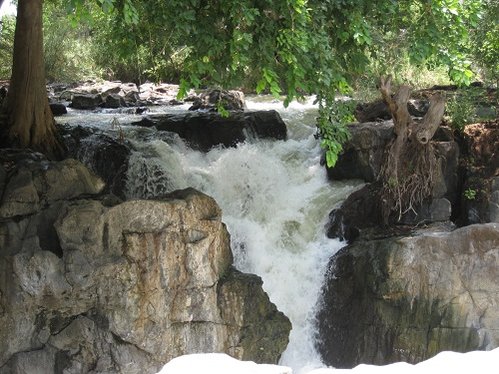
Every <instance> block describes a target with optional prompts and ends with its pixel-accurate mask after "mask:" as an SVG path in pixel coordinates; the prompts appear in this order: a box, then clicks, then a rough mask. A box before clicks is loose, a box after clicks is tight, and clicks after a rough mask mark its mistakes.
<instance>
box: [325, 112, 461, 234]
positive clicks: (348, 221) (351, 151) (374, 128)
mask: <svg viewBox="0 0 499 374" xmlns="http://www.w3.org/2000/svg"><path fill="white" fill-rule="evenodd" d="M350 132H351V134H352V138H351V140H350V141H348V143H347V144H345V146H344V151H343V153H342V154H341V155H340V156H339V159H338V162H337V163H336V165H335V166H334V168H327V173H328V177H329V178H330V179H333V180H336V179H363V180H364V181H366V182H373V183H374V182H375V181H376V180H377V179H378V176H379V173H380V171H381V166H382V163H383V160H384V157H385V154H384V153H385V148H386V146H387V144H388V142H389V141H390V139H391V138H392V136H393V122H392V121H385V122H380V123H375V122H369V123H360V124H351V125H350ZM438 135H439V138H440V139H447V138H448V135H449V134H448V133H447V131H446V129H445V128H443V129H441V130H440V131H439V134H438ZM433 144H434V147H435V151H436V154H437V159H438V167H437V170H436V175H435V176H434V184H435V185H434V189H433V192H432V196H431V197H430V198H429V199H428V201H425V202H423V203H422V205H421V206H420V207H414V210H410V211H408V212H406V213H405V214H403V216H402V217H401V219H400V220H398V223H399V224H405V225H417V224H421V223H425V222H437V221H442V220H443V218H442V217H443V216H444V215H447V213H444V210H445V208H443V205H442V204H446V203H444V202H443V201H441V202H440V203H437V202H435V200H439V199H445V200H447V201H448V202H450V204H451V208H452V209H451V214H452V213H453V212H454V211H456V212H457V211H458V210H459V200H460V196H459V190H458V186H459V157H460V151H459V145H458V144H457V142H455V141H447V140H446V141H434V143H433ZM374 187H376V188H379V185H378V184H377V183H375V184H373V185H372V186H371V187H370V190H369V191H367V190H364V193H367V196H366V197H365V198H363V197H362V196H360V194H361V192H359V193H356V194H355V196H354V200H355V201H354V200H352V199H350V200H347V201H346V202H345V204H344V205H343V206H342V207H340V208H339V209H336V210H334V211H333V212H331V214H330V218H331V219H330V223H329V225H328V227H329V229H328V236H330V237H333V236H334V235H337V236H339V237H341V238H344V239H347V240H348V241H351V240H353V238H354V237H357V236H358V235H357V234H358V232H359V230H362V229H363V228H368V227H374V226H376V225H379V223H380V222H381V221H382V220H381V217H380V215H379V214H376V213H374V212H375V211H377V210H379V209H381V208H380V204H378V203H375V202H373V201H369V199H371V198H372V199H379V193H377V192H376V191H375V190H374ZM373 204H374V205H375V206H373ZM438 204H440V205H438ZM437 205H438V206H439V207H440V208H439V209H438V211H439V212H438V213H437V212H436V211H435V209H436V207H437ZM359 209H361V210H362V211H363V212H365V214H362V215H360V216H359V215H358V214H357V211H358V210H359ZM341 211H343V212H341ZM451 214H449V215H448V217H447V219H448V218H449V217H450V216H451ZM359 217H360V218H359ZM356 233H357V234H356Z"/></svg>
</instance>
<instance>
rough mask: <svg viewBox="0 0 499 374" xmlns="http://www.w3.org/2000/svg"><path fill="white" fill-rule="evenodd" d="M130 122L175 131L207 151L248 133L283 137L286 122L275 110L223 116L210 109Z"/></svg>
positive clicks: (282, 138) (198, 147)
mask: <svg viewBox="0 0 499 374" xmlns="http://www.w3.org/2000/svg"><path fill="white" fill-rule="evenodd" d="M133 125H137V126H146V127H152V126H154V127H156V128H157V129H158V130H160V131H171V132H174V133H177V134H178V135H179V136H180V137H181V138H182V139H184V140H185V141H186V142H187V143H188V144H189V145H190V146H191V147H192V148H195V149H199V150H202V151H205V152H206V151H209V150H210V149H211V148H213V147H215V146H219V145H222V146H224V147H233V146H235V145H236V144H237V143H240V142H243V141H245V140H246V139H247V138H248V134H249V136H255V137H258V138H264V139H266V138H269V139H277V140H284V139H286V124H285V123H284V121H283V120H282V119H281V117H280V115H279V113H277V112H276V111H274V110H270V111H256V112H233V113H231V114H230V116H229V117H222V116H221V115H220V114H218V113H213V112H190V113H186V114H161V115H155V116H148V117H145V118H143V119H142V120H141V121H139V122H134V123H133Z"/></svg>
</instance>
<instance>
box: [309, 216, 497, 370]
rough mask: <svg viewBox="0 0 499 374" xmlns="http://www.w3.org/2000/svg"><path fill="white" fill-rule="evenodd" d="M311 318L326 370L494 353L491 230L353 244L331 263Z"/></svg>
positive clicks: (433, 231) (438, 231) (442, 231)
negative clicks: (445, 354)
mask: <svg viewBox="0 0 499 374" xmlns="http://www.w3.org/2000/svg"><path fill="white" fill-rule="evenodd" d="M319 305H320V310H319V312H318V314H317V321H318V322H317V325H318V349H319V351H320V353H321V355H322V357H323V360H324V362H325V363H326V364H328V365H333V366H334V367H339V368H343V367H353V366H356V365H358V364H360V363H369V364H388V363H391V362H395V361H407V362H411V363H414V362H418V361H422V360H425V359H427V358H429V357H432V356H434V355H435V354H437V353H438V352H440V351H444V350H452V351H460V352H464V351H471V350H484V349H487V350H488V349H493V348H495V347H497V346H499V331H498V329H497V326H499V224H497V223H490V224H483V225H472V226H467V227H463V228H460V229H457V230H455V231H449V229H448V228H447V227H445V226H442V227H430V228H428V229H425V230H422V231H419V232H418V233H417V234H416V235H413V236H408V237H396V238H388V239H382V240H371V241H357V242H355V243H354V244H352V245H349V246H347V247H345V248H344V249H342V250H341V251H340V252H338V253H337V254H336V255H335V256H334V257H333V258H332V260H331V262H330V265H329V271H328V273H327V279H326V282H325V286H324V287H323V290H322V300H321V301H320V302H319Z"/></svg>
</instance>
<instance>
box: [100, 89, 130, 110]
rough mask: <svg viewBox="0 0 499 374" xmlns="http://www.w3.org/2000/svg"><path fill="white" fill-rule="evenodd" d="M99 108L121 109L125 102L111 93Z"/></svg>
mask: <svg viewBox="0 0 499 374" xmlns="http://www.w3.org/2000/svg"><path fill="white" fill-rule="evenodd" d="M101 106H102V107H103V108H121V107H124V106H126V102H125V99H124V98H123V97H122V96H120V95H118V94H115V93H113V94H109V95H107V96H106V99H105V100H104V103H103V104H101Z"/></svg>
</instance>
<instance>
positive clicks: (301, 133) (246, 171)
mask: <svg viewBox="0 0 499 374" xmlns="http://www.w3.org/2000/svg"><path fill="white" fill-rule="evenodd" d="M248 107H249V108H250V109H260V110H262V109H265V110H267V109H276V110H278V111H279V112H280V113H281V116H282V117H283V119H284V120H285V122H286V123H287V126H288V136H289V139H288V140H287V141H268V140H267V141H263V140H257V139H252V140H250V141H247V142H245V143H244V144H240V145H239V146H238V147H237V148H228V149H223V148H216V149H213V150H211V151H210V152H208V153H201V152H198V151H193V150H191V149H189V148H188V147H186V146H185V144H184V143H183V142H182V141H181V140H180V139H179V138H174V139H173V138H171V137H170V138H169V139H165V138H164V137H163V138H161V137H160V136H158V134H154V131H155V130H148V131H149V132H152V134H149V135H147V136H141V137H140V136H139V137H137V136H135V137H134V138H135V140H134V146H135V148H136V149H137V151H136V152H135V153H134V154H133V155H132V157H131V161H130V168H129V175H128V180H129V185H128V193H129V196H130V197H132V198H140V197H154V196H158V195H161V194H162V193H165V192H168V191H171V190H174V189H180V188H186V187H189V186H190V187H194V188H196V189H199V190H201V191H203V192H205V193H206V194H208V195H210V196H213V197H214V198H215V200H216V201H217V202H218V204H219V205H220V207H221V208H222V212H223V221H224V222H225V223H226V224H227V227H228V230H229V232H230V234H231V246H232V250H233V253H234V261H235V266H236V267H237V268H238V269H239V270H241V271H243V272H249V273H255V274H257V275H259V276H260V277H262V279H263V282H264V284H263V288H264V289H265V291H266V292H267V293H268V295H269V297H270V299H271V301H272V302H274V303H275V304H276V305H277V307H278V309H279V310H281V311H282V312H284V314H286V315H287V316H288V317H289V318H290V320H291V322H292V325H293V329H292V331H291V335H290V342H289V345H288V348H287V350H286V351H285V352H284V354H283V356H282V359H281V364H283V365H287V366H291V367H292V368H293V369H294V370H293V372H294V373H305V372H307V371H309V370H311V369H313V368H317V367H320V366H321V361H320V358H319V356H318V354H317V352H316V351H315V348H314V342H313V337H314V329H313V316H314V307H315V306H316V302H317V299H318V293H319V290H320V287H321V282H322V280H323V276H324V271H325V267H326V265H327V262H328V259H329V257H330V256H331V255H333V254H334V253H335V252H336V251H337V250H338V249H339V248H341V246H342V243H340V242H339V241H337V240H331V239H327V238H326V237H325V234H324V229H323V227H324V224H325V219H326V218H327V215H328V213H329V211H330V210H331V208H332V207H333V206H334V205H335V204H336V203H338V202H339V201H340V200H342V199H344V198H345V197H346V196H347V195H348V194H349V193H350V192H351V190H352V188H353V187H354V184H352V182H350V183H335V184H334V185H332V184H331V183H330V182H328V181H327V178H326V173H325V170H324V167H322V166H320V157H321V150H320V148H319V146H318V141H317V140H316V139H315V138H314V132H315V124H314V122H315V116H316V111H317V110H316V108H315V107H314V106H313V105H312V103H311V102H307V103H302V104H299V103H294V104H292V105H291V106H290V107H289V108H287V109H286V110H283V108H282V104H281V103H277V102H265V101H263V102H257V101H251V100H250V101H249V102H248ZM127 136H128V138H129V139H130V135H127Z"/></svg>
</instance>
